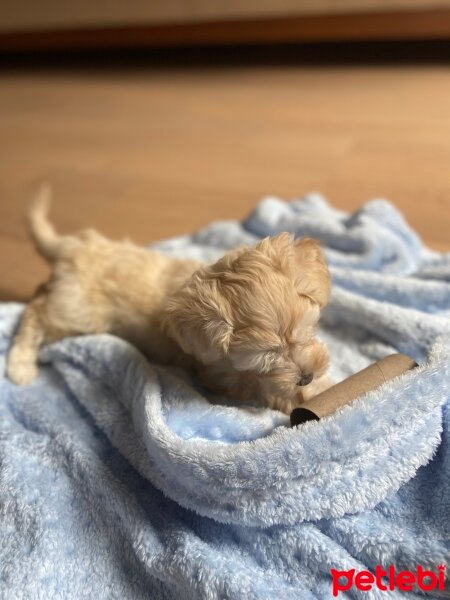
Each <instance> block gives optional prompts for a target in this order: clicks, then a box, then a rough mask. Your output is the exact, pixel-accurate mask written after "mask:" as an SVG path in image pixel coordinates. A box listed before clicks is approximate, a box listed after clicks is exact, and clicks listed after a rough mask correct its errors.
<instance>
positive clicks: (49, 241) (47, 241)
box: [28, 184, 62, 262]
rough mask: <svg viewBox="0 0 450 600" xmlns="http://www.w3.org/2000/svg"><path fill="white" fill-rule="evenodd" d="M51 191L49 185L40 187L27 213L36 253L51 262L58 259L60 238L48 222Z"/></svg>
mask: <svg viewBox="0 0 450 600" xmlns="http://www.w3.org/2000/svg"><path fill="white" fill-rule="evenodd" d="M51 196H52V191H51V188H50V186H49V185H47V184H45V185H42V186H41V188H40V189H39V191H38V193H37V194H36V197H35V198H34V200H33V202H32V204H31V206H30V211H29V213H28V228H29V231H30V235H31V238H32V240H33V242H34V245H35V246H36V249H37V250H38V252H39V253H40V254H41V255H42V256H43V257H44V258H46V259H47V260H48V261H50V262H52V261H54V260H56V259H57V258H58V255H59V251H60V246H61V240H62V237H61V236H60V235H58V234H57V233H56V231H55V228H54V227H53V225H52V224H51V223H50V221H49V220H48V212H49V209H50V202H51Z"/></svg>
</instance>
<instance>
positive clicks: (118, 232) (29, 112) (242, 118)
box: [0, 65, 450, 299]
mask: <svg viewBox="0 0 450 600" xmlns="http://www.w3.org/2000/svg"><path fill="white" fill-rule="evenodd" d="M43 180H45V181H49V182H51V184H52V186H53V187H54V193H55V199H54V209H53V218H54V220H55V222H56V224H57V226H58V227H59V228H60V229H61V230H62V231H70V230H73V229H77V228H79V227H82V226H86V225H89V226H95V227H97V228H99V229H101V230H102V231H103V232H105V233H107V234H108V235H110V236H117V237H120V236H123V235H125V234H127V235H130V236H131V237H132V238H134V239H135V240H136V241H137V242H142V243H143V242H149V241H151V240H156V239H160V238H164V237H166V236H173V235H177V234H180V233H183V232H187V231H190V230H192V229H196V228H199V227H201V226H203V225H205V224H206V223H208V222H209V221H211V220H212V219H224V218H236V217H242V216H244V215H245V214H246V213H247V212H248V211H249V210H250V209H251V208H252V206H253V205H254V204H255V203H256V202H257V201H258V199H260V198H261V197H262V196H264V195H265V194H277V195H280V196H282V197H285V198H289V197H293V196H300V195H302V194H305V193H306V192H308V191H312V190H314V191H316V190H317V191H321V192H322V193H323V194H325V195H326V196H327V197H328V198H329V199H330V200H331V201H332V202H333V203H334V204H335V205H336V206H337V207H340V208H344V209H348V210H353V209H355V208H357V207H359V206H360V205H361V204H362V203H363V202H364V201H366V200H368V199H371V198H374V197H387V198H389V199H391V200H392V201H393V202H395V203H396V204H397V206H398V207H399V208H400V209H401V210H402V211H403V212H404V214H405V215H406V217H407V219H408V221H409V222H410V223H411V224H412V225H413V226H414V227H415V228H416V229H417V230H418V231H419V232H420V234H421V235H422V236H423V238H424V240H425V241H426V242H428V243H429V245H430V246H431V247H433V248H435V249H438V250H450V67H447V66H417V67H415V66H410V65H409V66H392V67H389V66H379V67H377V66H367V67H365V66H347V67H346V66H337V67H326V66H323V65H322V66H316V67H313V66H303V67H301V66H285V67H282V66H276V67H275V66H273V67H263V66H253V67H249V66H247V67H229V68H227V67H224V66H222V67H220V68H212V67H197V68H195V67H192V68H189V69H186V68H184V69H182V68H180V69H177V68H173V66H172V67H170V68H167V70H164V69H161V68H159V69H154V68H153V69H152V68H147V69H146V68H144V67H142V68H141V69H130V68H125V69H123V70H116V71H114V70H102V69H98V70H93V69H92V68H91V69H89V70H86V72H83V70H82V69H81V70H80V69H78V70H76V71H68V72H64V71H55V70H53V71H52V70H50V71H41V72H39V71H36V69H34V70H33V71H31V70H30V71H29V72H27V71H26V70H23V69H21V70H19V71H9V72H4V73H3V74H2V75H0V298H1V299H26V298H27V297H29V295H30V294H31V293H32V291H33V289H34V287H35V286H36V285H37V284H38V283H39V282H40V281H41V280H42V279H43V277H44V276H45V273H46V267H45V265H44V264H43V262H42V261H41V260H40V259H39V258H38V257H37V256H35V254H34V252H33V250H32V247H31V245H30V243H29V242H28V240H27V238H26V235H25V232H24V227H23V215H24V212H25V207H26V205H27V203H28V201H29V197H30V194H31V193H32V191H33V189H34V188H35V186H36V185H37V184H38V183H39V182H41V181H43Z"/></svg>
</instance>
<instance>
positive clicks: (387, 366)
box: [291, 354, 417, 426]
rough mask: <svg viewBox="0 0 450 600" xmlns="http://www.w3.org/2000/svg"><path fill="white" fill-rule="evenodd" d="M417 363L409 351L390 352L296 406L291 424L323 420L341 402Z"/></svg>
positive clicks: (376, 385) (392, 377)
mask: <svg viewBox="0 0 450 600" xmlns="http://www.w3.org/2000/svg"><path fill="white" fill-rule="evenodd" d="M414 367H417V363H416V362H415V361H414V360H413V359H412V358H410V357H409V356H406V355H405V354H391V355H390V356H386V357H385V358H382V359H381V360H379V361H378V362H376V363H374V364H373V365H370V366H369V367H367V368H366V369H363V370H362V371H359V372H358V373H355V374H354V375H352V376H351V377H348V379H345V380H344V381H341V382H340V383H338V384H336V385H334V386H333V387H331V388H329V389H328V390H325V391H324V392H322V393H321V394H318V395H317V396H314V398H311V400H309V401H308V402H305V403H304V404H301V405H300V406H298V407H297V408H294V410H293V411H292V413H291V425H292V426H294V425H300V424H301V423H305V422H306V421H311V420H319V419H321V418H322V417H325V416H327V415H331V414H332V413H333V412H334V411H335V410H336V409H338V408H339V407H340V406H344V405H345V404H348V403H349V402H351V401H352V400H354V399H355V398H357V397H358V396H361V395H362V394H365V393H366V392H370V391H371V390H374V389H376V388H377V387H378V386H380V385H381V384H382V383H385V382H386V381H389V380H390V379H394V378H395V377H398V376H399V375H402V373H406V371H409V370H410V369H413V368H414Z"/></svg>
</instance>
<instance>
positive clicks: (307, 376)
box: [297, 373, 314, 386]
mask: <svg viewBox="0 0 450 600" xmlns="http://www.w3.org/2000/svg"><path fill="white" fill-rule="evenodd" d="M313 378H314V375H313V374H312V373H307V374H305V375H302V376H301V378H300V379H299V380H298V381H297V385H301V386H304V385H308V384H310V383H311V381H312V380H313Z"/></svg>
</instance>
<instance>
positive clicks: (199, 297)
mask: <svg viewBox="0 0 450 600" xmlns="http://www.w3.org/2000/svg"><path fill="white" fill-rule="evenodd" d="M204 274H205V270H204V269H201V270H200V271H198V272H197V273H195V274H194V275H193V276H192V277H191V279H190V280H189V281H188V282H187V283H186V284H185V285H184V286H183V287H182V288H181V289H180V290H178V291H177V292H176V293H175V294H174V295H173V296H172V297H171V298H170V299H169V300H168V304H167V307H166V311H165V313H166V315H165V323H164V324H165V328H166V331H167V332H168V334H169V335H170V336H171V337H172V339H174V340H175V341H176V342H177V343H178V344H179V346H180V347H181V348H182V350H183V351H184V352H186V353H187V354H190V355H192V356H194V357H195V358H197V360H199V361H200V362H202V363H203V364H209V363H212V362H214V361H216V360H219V359H220V358H223V357H224V356H225V355H226V353H227V352H228V347H229V344H230V338H231V335H232V332H233V328H232V326H231V322H230V315H229V306H228V304H227V303H226V301H225V299H224V298H223V297H222V295H221V293H220V290H219V284H218V282H217V280H215V279H209V278H207V277H204Z"/></svg>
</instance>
